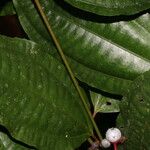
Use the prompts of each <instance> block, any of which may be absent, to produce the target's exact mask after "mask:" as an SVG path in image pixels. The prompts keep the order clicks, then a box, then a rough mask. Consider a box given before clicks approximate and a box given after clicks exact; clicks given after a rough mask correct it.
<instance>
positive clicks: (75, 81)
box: [34, 0, 102, 140]
mask: <svg viewBox="0 0 150 150" xmlns="http://www.w3.org/2000/svg"><path fill="white" fill-rule="evenodd" d="M34 1H35V5H36V6H37V8H38V11H39V13H40V15H41V17H42V19H43V21H44V23H45V25H46V28H47V30H48V31H49V34H50V35H51V37H52V39H53V41H54V43H55V45H56V47H57V50H58V53H59V54H60V56H61V58H62V60H63V62H64V64H65V67H66V69H67V71H68V73H69V75H70V78H71V79H72V82H73V84H74V86H75V88H76V90H77V92H78V94H79V96H80V98H81V100H82V103H83V105H84V107H85V110H86V112H87V114H88V115H89V118H90V120H91V122H92V124H93V127H94V128H95V131H96V133H97V135H98V137H99V139H100V140H102V136H101V134H100V132H99V129H98V127H97V125H96V123H95V121H94V119H93V117H92V115H91V112H90V110H89V108H88V105H87V103H86V100H85V99H84V96H83V94H82V92H81V90H80V87H79V84H78V81H77V80H76V78H75V76H74V74H73V72H72V70H71V68H70V66H69V64H68V62H67V59H66V57H65V55H64V53H63V50H62V48H61V46H60V44H59V42H58V40H57V38H56V36H55V34H54V32H53V30H52V28H51V25H50V23H49V21H48V18H47V16H46V15H45V13H44V11H43V9H42V6H41V4H40V2H39V0H34Z"/></svg>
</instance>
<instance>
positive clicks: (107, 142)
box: [101, 139, 111, 148]
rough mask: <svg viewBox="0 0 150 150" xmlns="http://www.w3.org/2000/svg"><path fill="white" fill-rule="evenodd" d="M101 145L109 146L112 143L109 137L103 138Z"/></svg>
mask: <svg viewBox="0 0 150 150" xmlns="http://www.w3.org/2000/svg"><path fill="white" fill-rule="evenodd" d="M101 145H102V147H104V148H108V147H110V145H111V143H110V142H109V141H108V140H107V139H103V140H102V141H101Z"/></svg>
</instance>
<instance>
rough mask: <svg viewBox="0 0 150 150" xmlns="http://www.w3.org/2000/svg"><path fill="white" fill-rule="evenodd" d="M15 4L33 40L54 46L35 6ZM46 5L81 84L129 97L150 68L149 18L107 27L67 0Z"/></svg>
mask: <svg viewBox="0 0 150 150" xmlns="http://www.w3.org/2000/svg"><path fill="white" fill-rule="evenodd" d="M13 2H14V5H15V8H16V10H17V12H18V15H19V19H20V22H21V24H22V26H23V28H24V30H25V32H26V33H27V34H28V36H29V38H30V39H31V40H33V41H35V42H38V43H41V44H43V45H49V44H50V43H51V44H52V42H51V38H50V36H49V34H48V32H47V30H46V28H45V26H44V24H43V22H42V20H41V18H40V16H39V14H38V13H37V11H36V9H35V7H34V5H33V3H32V2H31V1H30V0H28V1H24V2H21V1H20V0H13ZM40 2H41V4H42V6H43V9H44V11H45V13H46V14H47V16H48V18H49V20H50V24H51V25H52V28H53V30H54V32H55V34H56V36H57V38H58V40H59V41H60V44H61V46H62V48H63V50H64V52H65V54H66V55H67V57H68V60H69V61H70V63H71V67H72V69H73V70H74V73H75V74H76V77H77V78H79V79H80V80H81V81H83V82H86V83H88V84H89V85H91V86H93V87H96V88H99V89H101V90H104V91H106V92H110V93H115V94H123V93H124V92H125V91H126V89H127V88H128V87H129V85H130V83H131V81H132V80H133V79H135V78H136V77H137V76H139V75H140V74H141V73H143V72H145V71H147V70H149V69H150V44H149V40H150V34H149V32H150V28H149V27H150V23H149V19H150V15H149V14H145V15H143V16H141V17H139V18H137V19H134V20H132V21H129V22H127V21H120V22H114V23H107V24H106V23H103V22H102V20H101V19H102V18H101V17H100V18H97V19H95V21H93V20H92V16H91V18H90V17H89V18H87V16H86V15H84V14H83V15H79V16H81V17H79V16H78V14H80V12H79V11H78V10H76V9H75V10H74V9H72V7H69V6H68V5H66V4H65V3H64V2H63V1H57V0H56V1H54V0H49V1H46V0H40ZM75 11H76V13H77V14H76V13H74V12H75ZM127 41H128V42H127ZM76 66H78V67H76Z"/></svg>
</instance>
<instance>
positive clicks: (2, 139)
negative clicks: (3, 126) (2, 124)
mask: <svg viewBox="0 0 150 150" xmlns="http://www.w3.org/2000/svg"><path fill="white" fill-rule="evenodd" d="M0 149H1V150H27V148H25V147H23V146H21V145H19V144H16V143H14V142H13V141H12V140H10V138H9V137H8V136H7V135H6V134H4V133H2V132H0Z"/></svg>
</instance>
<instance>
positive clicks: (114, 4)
mask: <svg viewBox="0 0 150 150" xmlns="http://www.w3.org/2000/svg"><path fill="white" fill-rule="evenodd" d="M65 1H67V2H68V3H70V4H71V5H73V6H75V7H78V8H80V9H83V10H86V11H90V12H92V13H96V14H98V15H106V16H115V15H132V14H135V13H138V12H140V11H143V10H146V9H148V8H150V1H148V0H134V1H133V0H115V1H114V0H105V1H104V0H65Z"/></svg>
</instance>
